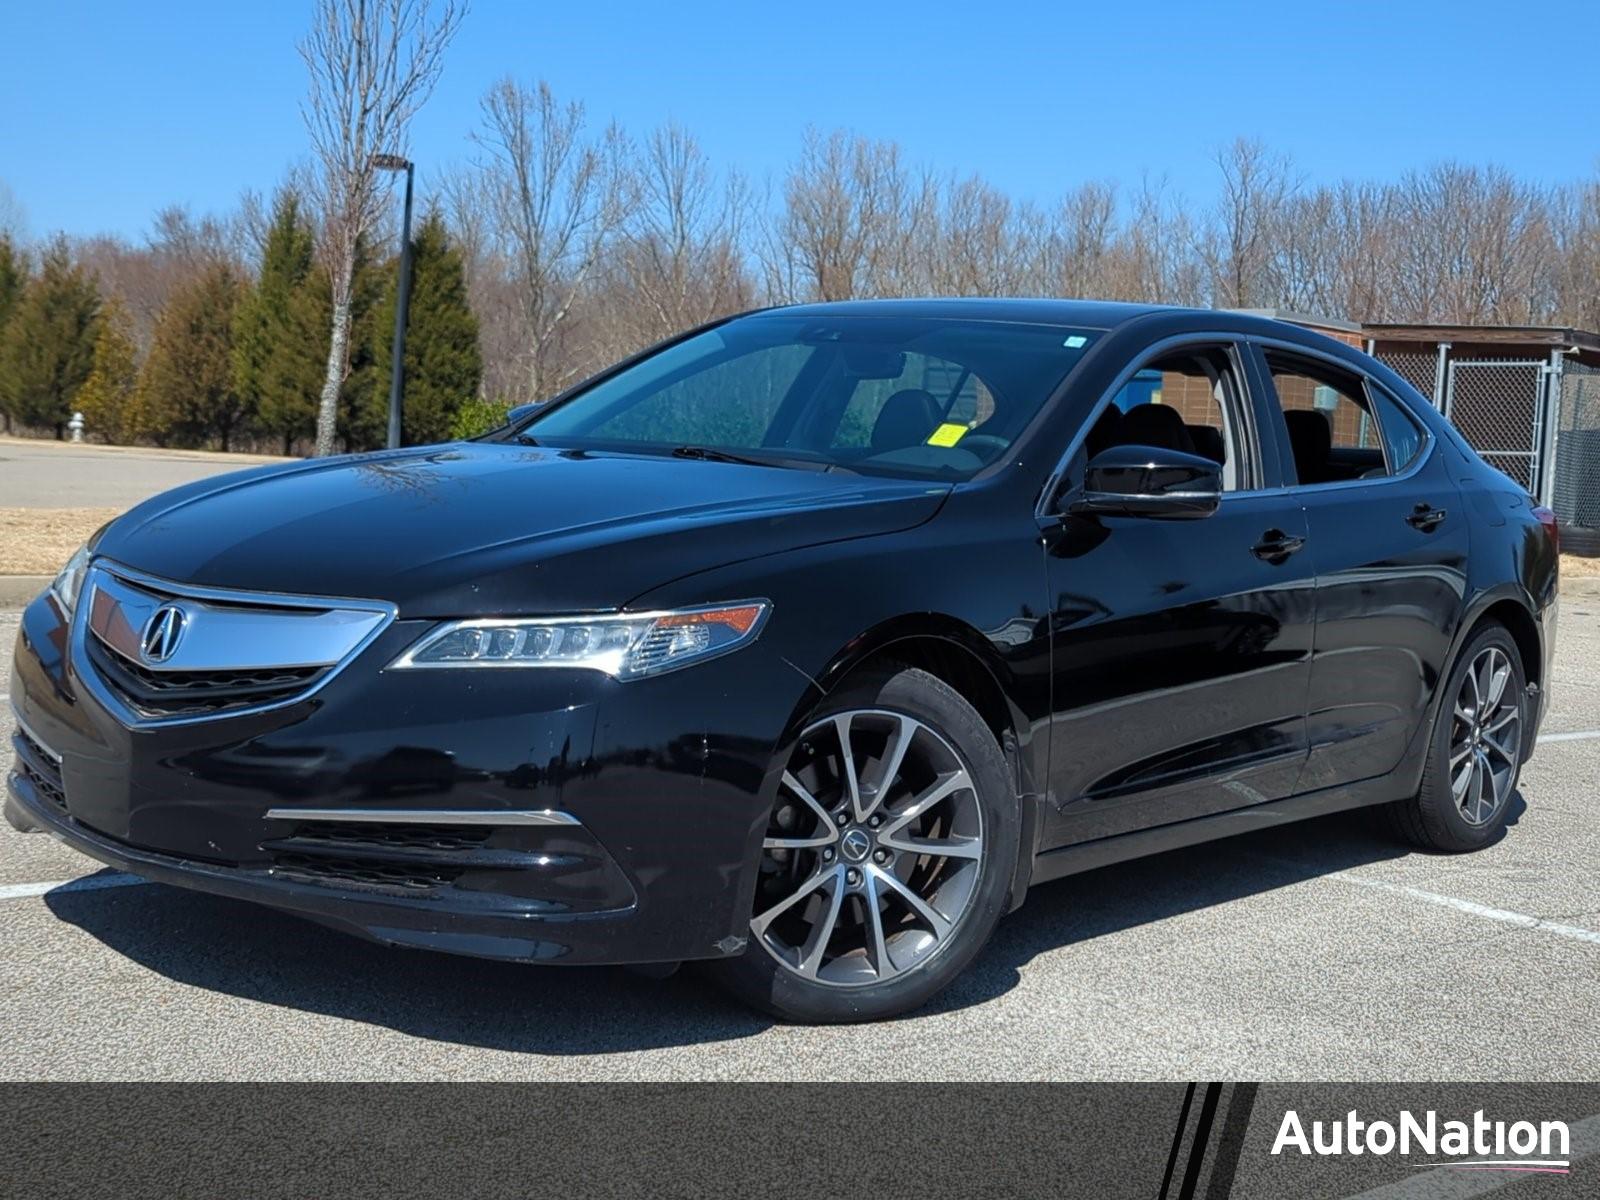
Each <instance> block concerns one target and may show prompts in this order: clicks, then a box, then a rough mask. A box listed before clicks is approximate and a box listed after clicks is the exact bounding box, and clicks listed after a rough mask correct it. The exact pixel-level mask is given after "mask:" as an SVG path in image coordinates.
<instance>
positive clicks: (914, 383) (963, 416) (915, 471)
mask: <svg viewBox="0 0 1600 1200" xmlns="http://www.w3.org/2000/svg"><path fill="white" fill-rule="evenodd" d="M1096 336H1097V333H1096V331H1093V330H1088V329H1068V328H1062V327H1058V326H1048V325H1024V324H1016V323H1011V322H1004V321H981V320H960V319H952V318H945V317H914V318H912V317H895V316H881V317H877V316H871V317H861V316H856V317H832V318H829V317H821V318H819V317H816V316H810V317H807V316H801V315H799V314H794V313H783V312H774V313H761V314H755V315H752V316H748V317H741V318H739V319H738V320H735V321H730V322H729V323H727V324H726V325H721V326H718V327H717V328H716V329H712V330H709V331H707V332H705V333H701V334H696V335H695V336H693V337H690V338H687V339H685V340H684V341H682V342H679V343H677V344H676V345H673V346H670V347H668V348H667V349H665V350H663V351H661V352H660V353H659V354H653V355H651V356H650V357H649V358H647V359H645V360H643V361H642V362H638V363H635V364H634V365H633V366H631V367H628V368H627V369H625V370H623V371H621V372H619V373H618V374H616V375H613V376H612V377H611V378H609V379H606V380H604V381H602V382H600V383H598V384H596V385H595V386H593V387H591V388H588V389H586V390H585V391H583V392H581V393H579V394H578V395H577V396H574V397H572V398H571V399H569V400H567V401H564V402H563V403H561V404H559V405H556V406H554V407H553V408H551V409H550V410H549V411H548V412H543V413H540V414H538V415H536V416H534V417H533V418H532V420H531V421H529V422H528V423H526V424H524V425H522V426H521V427H520V428H519V429H518V433H519V434H520V435H522V436H523V437H528V438H533V439H535V440H536V441H538V442H539V444H540V445H554V446H561V447H573V448H579V449H618V450H631V451H641V452H645V453H662V454H668V453H677V454H680V455H684V454H694V455H696V456H700V457H707V458H737V459H750V460H754V461H757V462H763V463H766V462H770V463H773V464H776V465H784V466H800V467H812V468H814V469H825V468H830V467H833V468H847V469H850V470H857V471H864V472H869V473H882V474H889V475H909V476H914V477H927V478H940V479H964V478H966V477H968V476H970V475H972V474H974V473H975V472H977V471H978V470H980V469H982V468H983V467H984V466H986V465H987V464H989V463H991V462H994V461H995V460H996V459H998V458H1000V457H1001V456H1002V455H1004V454H1005V452H1006V451H1007V450H1008V449H1009V448H1010V446H1011V443H1012V442H1013V441H1014V440H1015V439H1016V438H1017V436H1018V435H1019V434H1020V433H1021V432H1022V430H1023V429H1024V428H1025V427H1026V426H1027V424H1028V422H1029V421H1030V420H1032V418H1033V416H1034V415H1035V414H1036V413H1037V412H1038V411H1039V407H1040V406H1041V405H1042V404H1043V403H1044V402H1045V400H1046V399H1047V398H1048V397H1049V395H1050V393H1051V392H1052V391H1053V390H1054V389H1055V388H1056V386H1057V385H1058V384H1059V383H1060V382H1061V381H1062V380H1063V379H1064V378H1065V377H1066V375H1067V372H1068V371H1070V370H1071V369H1072V368H1073V366H1074V365H1075V364H1076V363H1077V361H1078V359H1079V358H1080V357H1082V355H1083V353H1084V351H1085V350H1086V349H1087V348H1088V347H1089V345H1090V344H1091V343H1092V342H1093V341H1094V339H1095V337H1096Z"/></svg>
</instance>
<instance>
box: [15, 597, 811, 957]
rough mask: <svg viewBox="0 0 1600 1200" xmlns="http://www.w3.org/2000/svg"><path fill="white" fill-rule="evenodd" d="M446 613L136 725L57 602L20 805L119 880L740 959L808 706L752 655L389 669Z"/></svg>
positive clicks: (36, 644)
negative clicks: (758, 868)
mask: <svg viewBox="0 0 1600 1200" xmlns="http://www.w3.org/2000/svg"><path fill="white" fill-rule="evenodd" d="M427 627H428V626H427V623H424V622H410V621H403V620H402V621H398V622H396V623H395V624H394V625H393V626H391V627H390V628H389V629H388V630H386V631H385V632H384V633H383V635H382V636H380V637H379V638H378V639H377V640H376V641H375V642H374V643H373V644H372V645H370V646H369V647H367V648H366V649H365V650H364V651H363V652H362V653H361V655H360V656H359V657H357V658H356V659H355V660H353V661H352V662H351V663H350V664H349V665H348V666H347V667H346V668H345V669H344V670H343V671H342V672H341V673H340V674H338V675H337V676H336V677H335V678H333V679H331V680H330V681H329V682H328V683H327V684H326V685H325V686H322V687H320V688H319V689H318V691H317V692H316V694H315V695H314V696H310V697H308V698H306V699H305V700H304V701H303V702H298V703H292V704H287V705H283V706H280V707H277V708H274V709H273V710H271V711H264V712H253V713H246V714H241V715H239V716H237V717H231V716H230V717H226V718H224V719H219V720H208V721H205V722H202V723H195V724H184V723H176V724H171V725H161V724H158V725H154V726H146V727H130V725H129V724H128V723H127V722H126V721H125V720H120V719H119V717H118V714H116V713H115V712H113V711H112V710H111V706H108V705H106V704H104V703H102V702H101V701H100V699H99V698H98V695H97V693H98V692H99V691H100V690H101V688H100V686H98V685H100V684H102V683H103V681H100V680H98V679H96V680H95V681H94V682H95V683H96V684H97V686H93V687H91V686H87V683H88V682H89V681H86V680H85V679H84V677H83V675H82V674H80V672H91V671H93V670H94V669H95V668H94V667H93V666H92V665H90V664H88V663H87V662H82V661H81V660H80V656H79V655H78V654H76V653H75V652H74V649H73V646H74V633H75V632H77V633H79V634H81V630H78V631H74V630H73V629H71V628H70V627H69V626H68V624H67V623H66V622H65V621H64V620H63V619H62V616H61V613H60V612H59V610H58V609H57V607H56V605H55V602H54V601H53V600H52V599H51V598H49V597H48V596H45V597H41V598H40V599H39V600H37V601H35V602H34V604H32V605H31V606H30V607H29V608H28V609H27V611H26V612H25V613H24V614H23V621H22V628H21V631H20V633H19V637H18V641H17V646H16V653H15V657H14V665H13V674H12V679H11V684H10V694H11V700H12V704H13V706H14V707H15V708H16V710H17V716H18V719H19V725H20V728H19V732H18V734H17V736H16V737H15V738H14V739H13V749H14V751H15V763H16V766H15V769H14V770H13V771H12V773H11V775H10V777H9V778H8V780H7V793H8V797H7V809H8V815H10V816H12V817H13V819H14V820H20V821H22V822H25V823H27V824H32V825H36V826H39V827H42V828H44V829H46V830H48V831H49V832H50V833H52V834H53V835H55V836H56V837H58V838H59V839H60V840H62V841H63V842H65V843H67V844H68V845H70V846H72V847H74V848H75V849H77V850H79V851H81V852H82V853H84V854H87V855H88V856H90V857H91V858H94V859H96V860H98V861H100V862H103V863H106V864H108V865H111V866H113V867H116V868H118V869H121V870H125V871H130V872H133V873H135V874H138V875H141V876H143V877H145V878H148V879H152V880H156V881H158V882H163V883H168V884H173V885H175V886H179V887H186V888H192V889H195V890H198V891H204V892H211V893H214V894H217V895H224V896H230V897H233V898H237V899H243V900H251V901H256V902H259V903H262V904H267V905H270V906H272V907H274V908H278V909H282V910H285V911H289V912H293V913H297V914H300V915H302V916H305V917H308V918H311V919H313V920H316V921H319V922H321V923H324V924H327V925H330V926H334V927H336V928H340V929H344V930H346V931H348V932H352V933H356V934H359V935H362V936H365V937H368V938H372V939H375V940H377V941H380V942H385V943H389V944H393V945H400V946H410V947H420V948H426V949H433V950H442V951H449V952H454V953H462V954H471V955H477V956H482V957H491V958H508V959H518V960H526V961H532V962H560V963H586V964H595V963H644V962H666V961H681V960H685V959H695V958H714V957H719V956H724V955H730V954H737V953H740V952H741V951H742V950H743V948H744V944H745V937H746V934H747V931H748V924H749V912H750V903H751V895H752V893H753V888H754V878H753V869H752V868H753V865H754V863H755V861H756V859H757V857H758V855H759V845H760V836H761V830H762V829H763V828H764V826H765V819H766V813H767V812H768V811H769V808H770V803H771V796H772V794H773V792H774V791H775V790H776V783H777V781H776V778H775V777H773V773H772V771H771V762H772V753H773V750H774V749H775V746H776V741H777V738H778V737H779V734H780V732H781V730H782V728H783V724H784V721H785V720H786V718H787V710H786V708H785V705H786V704H792V702H793V699H792V698H789V699H783V698H781V697H779V696H776V695H773V694H772V693H773V691H774V689H771V688H766V689H755V688H752V687H751V686H750V675H749V673H750V672H752V671H753V670H759V669H760V665H761V664H758V663H757V662H756V661H755V659H756V657H757V655H758V654H759V649H758V647H752V648H750V649H749V650H746V651H743V652H741V653H740V654H739V655H733V656H729V657H728V658H726V659H724V660H718V661H715V662H711V663H707V664H704V665H703V666H700V667H697V668H695V669H694V670H692V671H686V672H680V673H675V674H672V675H666V676H662V677H660V678H658V679H648V680H640V681H635V682H630V683H626V684H618V683H616V682H615V681H612V680H610V679H607V678H606V677H604V676H601V675H597V674H595V673H592V672H579V671H573V672H565V671H555V670H542V671H525V672H524V671H490V672H474V671H470V670H464V671H460V672H443V671H431V672H393V671H385V670H383V669H382V668H383V666H384V665H385V664H387V663H389V662H391V661H393V659H394V657H395V655H396V654H397V653H398V651H399V649H400V648H402V647H403V646H404V645H407V644H409V643H410V641H412V640H413V639H414V638H415V637H417V636H418V635H419V634H420V633H421V632H422V630H424V629H426V628H427ZM752 693H757V694H754V695H753V694H752ZM24 729H25V730H26V731H27V733H26V735H25V734H24V733H23V732H22V730H24ZM713 730H720V731H721V732H712V731H713ZM352 813H353V814H355V815H356V816H359V817H362V818H363V819H360V820H344V819H338V818H340V816H341V814H345V815H349V814H352ZM541 815H542V816H543V817H548V818H549V819H548V820H545V819H541Z"/></svg>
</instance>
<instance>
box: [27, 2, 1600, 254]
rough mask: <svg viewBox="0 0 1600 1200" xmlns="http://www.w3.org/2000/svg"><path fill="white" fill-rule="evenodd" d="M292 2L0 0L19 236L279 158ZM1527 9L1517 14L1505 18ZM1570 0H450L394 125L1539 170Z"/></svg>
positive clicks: (198, 198)
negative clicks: (516, 114) (560, 127)
mask: <svg viewBox="0 0 1600 1200" xmlns="http://www.w3.org/2000/svg"><path fill="white" fill-rule="evenodd" d="M309 10H310V4H309V2H308V0H273V2H268V0H256V2H254V3H247V2H245V0H234V2H230V3H225V4H217V3H215V0H156V2H155V3H146V4H134V3H108V2H100V3H91V2H89V0H52V2H51V3H44V4H24V3H16V4H12V5H8V6H7V11H6V13H5V15H4V16H3V17H0V30H3V31H4V35H5V36H4V38H3V39H0V42H3V44H4V49H3V50H0V181H3V182H4V183H5V184H6V185H8V186H9V188H10V189H11V191H12V193H13V194H14V196H15V199H16V200H17V201H18V202H20V203H21V205H22V206H23V208H24V209H25V211H26V214H27V224H28V229H29V231H30V232H31V233H33V234H34V235H41V234H45V233H48V232H51V231H54V230H57V229H63V230H66V231H67V232H69V233H74V234H87V233H95V232H117V233H123V234H127V235H132V236H140V235H142V234H143V233H144V232H145V231H146V230H147V229H148V228H149V223H150V219H151V217H152V215H153V214H154V212H155V211H156V210H157V209H158V208H160V207H161V206H163V205H165V204H169V203H183V204H187V205H189V206H190V207H191V208H193V209H194V210H195V211H197V212H204V211H207V210H214V209H223V208H227V207H228V206H230V205H231V204H232V203H233V201H234V200H235V198H236V197H237V196H238V194H239V192H240V190H241V189H243V188H246V187H252V188H256V189H262V190H266V189H270V188H271V187H272V186H273V185H274V184H275V183H276V182H277V181H278V180H279V179H280V178H281V177H282V175H283V173H284V170H285V168H286V167H287V166H288V165H289V164H290V163H291V162H293V161H294V160H295V159H297V158H299V157H302V156H303V155H304V154H305V152H306V143H305V134H304V128H303V126H302V124H301V119H300V114H299V108H298V103H299V100H300V97H301V95H302V93H303V91H304V85H305V73H304V68H303V66H302V64H301V62H300V60H299V58H298V56H297V55H296V53H295V48H294V46H295V40H296V38H297V37H298V36H299V35H300V34H301V32H302V30H303V28H304V26H305V24H306V22H307V19H308V13H309ZM1524 15H1525V16H1526V18H1527V19H1526V23H1524V22H1523V20H1522V18H1523V16H1524ZM1597 41H1600V4H1595V3H1592V2H1591V0H1579V2H1573V3H1566V4H1561V5H1556V6H1551V7H1550V8H1549V9H1546V8H1544V7H1542V6H1539V5H1526V6H1523V7H1521V8H1512V9H1507V8H1506V6H1505V5H1504V4H1503V3H1497V4H1492V3H1480V2H1478V0H1456V2H1453V3H1444V2H1432V3H1407V2H1404V0H1395V2H1392V3H1367V2H1365V0H1355V2H1349V3H1339V2H1337V0H1332V2H1328V3H1318V4H1312V3H1304V2H1302V3H1293V2H1288V0H1280V2H1278V3H1254V2H1249V3H1247V2H1242V0H1232V2H1218V3H1204V2H1202V0H1188V2H1183V0H1124V2H1122V3H1111V4H1106V3H1097V4H1093V5H1089V4H1080V3H1076V2H1074V0H1056V2H1040V3H1005V2H1003V0H990V2H989V3H983V4H974V3H971V2H970V0H967V2H963V3H943V2H936V0H922V2H921V3H902V2H900V0H894V2H877V0H855V2H854V3H846V4H840V3H833V2H831V0H813V2H812V3H809V4H805V5H797V4H786V3H763V2H762V0H749V2H746V3H742V4H736V3H722V2H720V0H719V2H717V3H705V2H696V0H679V3H675V4H668V3H661V2H659V0H657V2H654V3H634V4H610V3H604V2H600V0H589V2H587V3H565V2H563V3H548V2H546V3H531V2H530V3H519V2H516V0H476V2H475V4H474V6H473V10H472V12H471V14H470V15H469V17H468V19H467V23H466V25H465V26H464V28H463V30H462V33H461V35H460V37H459V38H458V39H457V41H456V43H455V45H454V46H453V47H452V50H451V53H450V56H449V60H448V62H447V65H446V68H445V74H444V78H443V80H442V81H441V83H440V86H439V88H438V90H437V92H436V93H435V94H434V97H433V99H432V101H431V102H430V104H429V106H428V108H427V109H426V110H425V111H424V112H423V114H422V116H421V118H420V119H419V120H418V122H417V125H416V127H415V129H414V135H413V146H412V149H413V152H414V154H415V156H416V158H417V160H418V162H419V165H420V166H421V167H422V169H423V175H422V183H423V185H424V187H426V183H427V179H428V176H427V170H428V168H430V167H437V166H439V165H442V164H445V163H449V162H455V161H461V160H463V159H465V158H467V157H469V156H470V154H471V146H470V145H469V143H468V141H467V134H468V132H469V131H470V130H471V129H472V128H473V126H474V124H475V122H476V120H477V116H478V109H477V105H478V98H479V97H480V96H481V95H482V93H483V91H484V89H485V88H486V87H487V86H488V85H489V84H490V83H492V82H493V81H494V80H495V79H497V78H499V77H501V76H504V75H507V74H511V75H515V76H516V77H518V78H520V79H524V80H528V81H532V80H536V79H538V78H540V77H543V78H546V79H548V80H549V81H550V82H551V84H552V86H553V87H555V89H556V90H557V92H558V93H559V94H560V95H561V96H562V97H563V98H570V99H577V100H582V101H583V102H584V103H585V104H586V105H587V106H588V109H589V112H590V115H591V117H592V118H593V119H595V120H596V121H597V122H599V121H603V120H604V119H606V118H610V117H615V118H617V119H618V120H619V121H620V122H621V123H622V124H623V125H624V126H625V127H627V128H628V129H630V130H631V131H635V132H640V131H643V130H646V129H648V128H650V127H651V126H653V125H655V124H657V123H659V122H661V121H662V120H664V119H667V118H669V117H670V118H674V119H676V120H678V121H679V122H681V123H683V124H684V125H686V126H687V127H689V128H690V129H691V130H692V131H693V132H695V134H696V135H697V136H698V137H699V138H700V140H701V142H702V144H703V145H704V146H705V148H706V149H707V151H708V152H709V153H710V154H711V155H712V156H713V157H714V159H715V160H717V161H718V162H719V163H731V164H736V165H738V166H739V167H740V168H741V169H743V170H745V171H746V172H747V173H748V174H750V175H752V176H754V177H755V178H756V179H758V180H759V179H761V178H763V177H765V176H766V175H768V174H769V173H770V174H773V175H776V174H778V173H779V172H781V170H782V168H783V165H784V164H785V162H786V161H788V160H789V159H790V158H791V157H792V155H793V154H794V152H795V150H796V148H797V147H798V145H799V142H800V139H801V136H802V134H803V131H804V130H805V128H806V126H807V125H808V124H814V125H817V126H819V127H821V128H824V129H827V128H832V127H834V126H845V127H849V128H852V129H854V130H856V131H859V132H861V133H864V134H869V135H871V136H874V137H884V138H894V139H896V140H898V141H900V142H901V143H902V144H903V145H904V147H905V148H906V150H907V151H908V153H909V157H910V158H911V160H912V161H913V162H917V163H928V164H931V165H933V166H935V167H938V168H940V169H944V170H952V171H958V172H971V171H976V172H978V173H980V174H982V175H983V176H985V177H986V178H987V179H989V180H990V181H991V182H993V183H995V184H997V185H999V186H1000V187H1003V188H1005V189H1006V190H1007V191H1009V192H1011V193H1012V194H1014V195H1017V196H1020V197H1025V198H1030V199H1035V200H1046V199H1049V198H1050V197H1052V196H1054V195H1056V194H1058V193H1060V192H1061V191H1063V190H1065V189H1066V188H1069V187H1071V186H1074V185H1076V184H1079V183H1082V182H1083V181H1085V180H1088V179H1113V180H1120V181H1125V182H1128V183H1134V182H1136V181H1137V180H1138V179H1139V177H1140V176H1141V174H1142V173H1149V174H1151V175H1153V176H1165V177H1166V178H1167V180H1168V181H1169V184H1170V185H1171V186H1172V187H1173V188H1174V189H1176V190H1177V191H1179V192H1180V193H1182V194H1184V195H1186V196H1188V197H1190V198H1191V199H1194V200H1197V201H1204V200H1206V199H1208V198H1209V197H1210V195H1211V194H1212V188H1213V179H1214V170H1213V168H1212V166H1211V156H1212V154H1213V153H1214V151H1215V150H1216V148H1217V147H1218V146H1219V145H1220V144H1222V143H1224V142H1226V141H1228V140H1231V139H1232V138H1233V137H1234V136H1236V135H1240V134H1243V135H1246V136H1251V137H1259V138H1261V139H1263V140H1264V141H1266V142H1267V143H1268V144H1270V145H1271V146H1273V147H1274V148H1276V149H1280V150H1283V151H1286V152H1288V153H1290V154H1292V155H1293V156H1294V158H1295V160H1296V161H1297V163H1298V165H1299V166H1300V168H1301V170H1302V172H1303V173H1304V174H1305V175H1306V177H1307V178H1309V179H1311V180H1321V179H1332V178H1338V177H1341V176H1353V177H1360V178H1390V177H1393V176H1396V175H1398V174H1400V173H1401V172H1403V171H1404V170H1406V169H1407V168H1409V167H1413V166H1423V165H1426V164H1428V163H1430V162H1434V161H1438V160H1440V159H1445V158H1456V159H1462V160H1466V161H1470V162H1476V163H1484V162H1495V163H1499V164H1502V165H1504V166H1506V167H1508V168H1510V169H1511V170H1513V171H1515V172H1516V173H1518V174H1519V175H1521V176H1523V177H1525V178H1529V179H1534V180H1538V181H1543V182H1558V181H1563V180H1568V179H1572V178H1576V177H1578V176H1581V175H1586V174H1588V173H1590V172H1592V171H1593V170H1595V169H1596V164H1597V161H1600V71H1594V70H1590V69H1588V68H1587V67H1586V66H1585V65H1584V55H1585V53H1586V50H1585V48H1586V47H1592V46H1594V45H1595V44H1596V43H1597Z"/></svg>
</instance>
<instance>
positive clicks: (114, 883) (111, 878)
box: [0, 872, 150, 900]
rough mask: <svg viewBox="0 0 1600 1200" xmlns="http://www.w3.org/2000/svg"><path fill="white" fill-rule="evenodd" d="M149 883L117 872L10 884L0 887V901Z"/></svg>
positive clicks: (146, 880) (134, 876)
mask: <svg viewBox="0 0 1600 1200" xmlns="http://www.w3.org/2000/svg"><path fill="white" fill-rule="evenodd" d="M149 882H150V881H149V880H148V879H140V878H139V876H137V875H124V874H122V873H120V872H118V873H114V874H111V875H85V876H83V877H82V878H79V879H56V880H52V881H51V882H49V883H10V884H4V885H0V900H21V899H24V898H25V897H28V896H46V895H49V894H50V893H52V892H98V891H100V890H101V889H103V888H119V887H132V886H134V885H135V884H139V883H149Z"/></svg>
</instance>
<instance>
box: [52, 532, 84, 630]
mask: <svg viewBox="0 0 1600 1200" xmlns="http://www.w3.org/2000/svg"><path fill="white" fill-rule="evenodd" d="M88 570H89V547H88V545H87V543H86V544H84V545H82V546H79V547H78V548H77V549H76V550H74V551H73V552H72V557H71V558H69V559H67V565H66V566H64V567H62V568H61V573H60V574H59V575H57V576H56V577H55V582H53V583H52V584H51V585H50V591H51V593H52V594H54V596H55V598H56V603H57V604H59V605H60V606H61V611H62V612H64V613H66V614H67V615H68V616H71V615H72V610H73V609H74V608H76V607H77V604H78V593H79V592H81V591H82V590H83V577H84V575H85V574H86V573H87V572H88Z"/></svg>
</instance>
